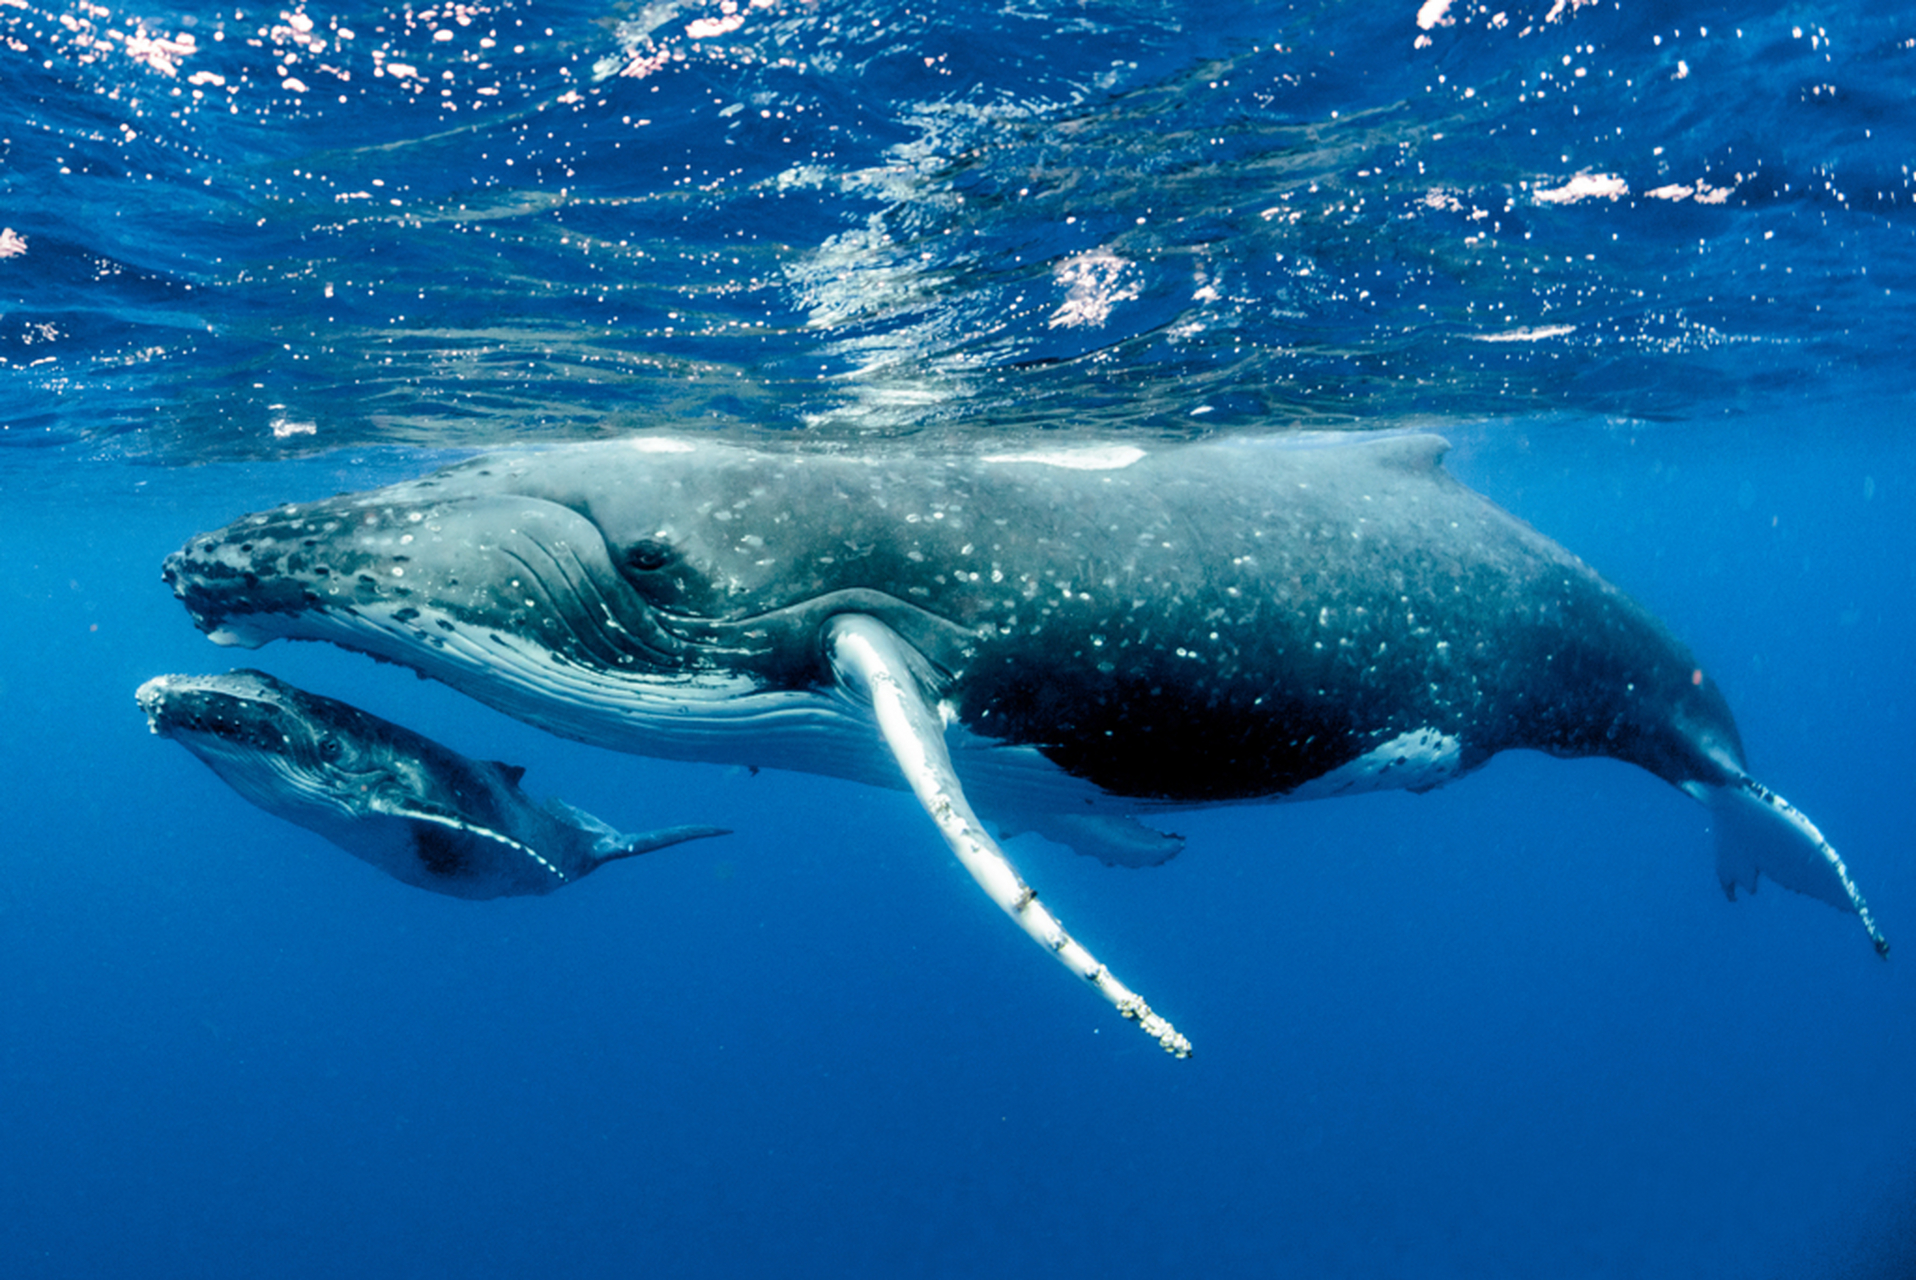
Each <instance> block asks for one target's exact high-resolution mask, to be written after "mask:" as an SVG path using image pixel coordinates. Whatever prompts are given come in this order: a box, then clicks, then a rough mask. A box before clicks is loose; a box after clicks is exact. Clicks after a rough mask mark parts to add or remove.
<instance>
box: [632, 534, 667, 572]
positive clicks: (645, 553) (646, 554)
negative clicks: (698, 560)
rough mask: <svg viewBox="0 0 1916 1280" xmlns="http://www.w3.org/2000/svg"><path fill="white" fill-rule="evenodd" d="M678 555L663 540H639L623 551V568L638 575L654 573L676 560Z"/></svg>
mask: <svg viewBox="0 0 1916 1280" xmlns="http://www.w3.org/2000/svg"><path fill="white" fill-rule="evenodd" d="M678 554H679V553H678V552H677V551H676V550H675V549H674V548H673V546H672V544H671V543H669V542H667V541H666V540H665V539H663V538H640V539H639V540H638V541H637V542H635V543H633V544H632V545H631V546H629V547H627V548H626V549H625V567H626V568H628V569H632V570H634V571H636V572H638V573H656V572H657V571H658V570H660V569H663V568H665V566H666V565H668V564H671V563H672V562H673V561H674V560H676V559H677V558H678Z"/></svg>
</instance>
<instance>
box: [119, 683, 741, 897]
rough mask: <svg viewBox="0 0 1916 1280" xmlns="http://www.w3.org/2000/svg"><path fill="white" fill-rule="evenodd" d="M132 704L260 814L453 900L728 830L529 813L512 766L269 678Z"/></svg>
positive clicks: (147, 695)
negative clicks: (638, 828)
mask: <svg viewBox="0 0 1916 1280" xmlns="http://www.w3.org/2000/svg"><path fill="white" fill-rule="evenodd" d="M135 697H136V698H137V699H138V701H139V705H140V709H141V710H143V711H145V712H146V715H147V722H148V724H149V725H150V726H151V727H152V730H153V732H154V733H157V734H159V735H160V736H162V737H166V738H171V739H173V740H174V741H176V742H178V743H179V744H180V745H181V746H183V747H185V748H186V749H187V750H188V751H191V752H192V753H193V754H194V755H196V756H198V757H199V758H200V759H201V760H203V761H205V762H206V764H207V766H208V767H209V768H211V769H212V770H213V772H214V773H216V774H218V775H219V776H220V777H221V778H222V779H223V780H224V781H225V782H226V783H227V784H228V785H230V786H231V787H232V788H233V789H234V790H235V791H237V792H239V793H240V795H242V796H244V797H245V798H246V799H248V800H250V801H252V802H253V803H254V804H256V805H258V806H259V807H260V808H262V809H264V810H266V811H267V812H268V813H271V814H273V815H275V816H276V817H280V818H284V819H286V820H287V821H288V822H294V823H297V824H298V825H300V826H302V827H305V828H307V829H308V830H309V831H315V832H317V833H319V834H320V835H322V836H324V837H326V838H327V839H328V840H330V841H332V842H333V843H334V844H336V845H338V846H340V847H341V848H342V849H345V850H346V851H347V852H349V853H352V854H354V855H356V856H358V857H360V858H363V859H364V860H365V861H367V862H370V863H372V865H374V866H375V867H378V868H379V869H380V870H381V871H384V872H386V873H387V874H388V875H390V876H392V877H393V878H394V879H397V880H403V881H404V882H406V883H407V884H410V885H417V886H418V887H419V888H421V889H431V890H432V891H433V892H435V893H443V894H448V895H450V896H452V897H455V898H498V897H503V896H506V895H509V894H543V893H551V892H552V891H553V890H554V889H557V888H559V887H561V886H562V885H567V884H570V883H572V882H573V881H574V880H577V879H578V878H579V877H581V876H584V875H587V874H589V873H591V872H592V871H595V870H597V869H598V868H599V867H602V866H604V865H605V864H606V863H608V862H611V861H613V860H614V859H617V858H629V857H632V856H633V855H634V854H640V853H649V852H651V851H652V850H654V849H662V848H664V847H666V846H667V845H673V844H679V843H681V842H683V841H686V840H698V839H702V838H704V837H706V836H720V835H727V834H729V833H728V832H727V831H725V830H724V829H723V828H720V827H697V826H685V827H667V828H665V829H664V830H661V831H648V832H645V833H644V834H642V835H626V834H622V833H620V832H617V831H614V830H613V829H612V828H611V827H608V826H607V825H605V823H603V822H600V821H599V820H598V819H597V818H594V817H593V816H592V815H591V814H588V813H582V812H580V811H579V810H577V809H574V808H573V807H572V806H570V805H568V804H566V803H564V802H563V801H560V800H556V799H555V800H549V801H547V802H546V803H545V804H543V805H540V804H535V803H534V802H533V801H532V800H531V799H530V798H529V797H528V796H527V795H526V793H525V792H523V791H521V790H520V789H519V779H520V778H521V777H522V776H523V775H524V773H525V770H524V769H521V768H519V767H518V766H516V765H508V764H498V763H495V762H493V761H490V760H472V759H468V758H467V757H465V756H462V755H460V754H459V753H458V752H456V751H453V750H452V749H451V748H449V747H444V746H441V745H440V744H438V743H437V742H434V741H432V740H431V739H429V738H424V737H421V736H420V735H419V734H416V733H414V732H413V731H412V730H410V729H406V728H402V727H401V726H399V725H396V724H392V723H390V722H388V721H385V720H381V719H380V718H379V717H377V716H373V715H369V714H367V713H366V712H364V711H361V710H360V709H359V708H357V707H354V706H350V705H348V704H346V703H344V702H339V701H336V700H335V699H332V698H322V697H320V696H319V695H317V694H312V693H307V692H306V691H305V690H303V689H296V688H294V687H293V686H292V685H289V684H287V683H285V682H284V681H281V680H276V679H274V678H273V677H272V676H269V675H267V674H266V673H265V672H263V671H249V670H244V669H242V670H238V671H231V672H228V673H227V674H225V675H222V676H156V677H154V678H153V679H151V680H148V681H147V682H146V683H145V684H143V685H141V686H140V688H139V691H138V692H137V694H136V695H135Z"/></svg>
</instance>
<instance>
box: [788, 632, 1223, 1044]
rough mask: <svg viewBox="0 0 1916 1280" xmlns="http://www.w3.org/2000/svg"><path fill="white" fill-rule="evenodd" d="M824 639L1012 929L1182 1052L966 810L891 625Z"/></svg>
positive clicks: (916, 790)
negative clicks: (1068, 930)
mask: <svg viewBox="0 0 1916 1280" xmlns="http://www.w3.org/2000/svg"><path fill="white" fill-rule="evenodd" d="M826 644H827V651H828V652H829V653H830V655H831V662H832V669H833V671H834V672H835V673H836V675H837V677H838V679H839V681H840V683H842V684H844V685H845V686H847V687H848V688H850V689H852V690H853V691H855V692H857V693H859V694H861V695H862V696H864V697H865V698H867V699H868V700H869V701H870V702H871V705H872V709H873V711H874V712H875V713H876V714H877V719H878V728H879V732H880V733H881V734H883V736H884V739H885V745H886V746H887V747H888V748H890V750H891V753H892V757H893V758H894V759H895V760H896V761H897V762H898V768H899V770H900V771H901V772H902V773H903V774H904V776H905V781H906V782H907V783H908V784H909V785H910V787H911V789H912V793H913V794H914V795H916V796H917V797H918V802H919V804H921V805H923V806H924V808H925V812H926V813H928V814H930V815H931V818H932V821H934V822H936V823H937V824H938V830H939V833H940V834H942V835H943V836H944V837H945V843H947V844H948V845H950V846H951V851H952V852H953V853H955V854H957V855H958V861H959V862H961V863H963V864H964V868H965V870H967V871H969V872H970V873H971V876H972V879H974V880H976V881H977V882H978V883H979V884H980V885H981V886H983V888H984V891H985V892H986V893H988V894H990V895H991V900H992V901H993V902H995V903H997V904H998V905H999V906H1000V907H1002V908H1003V909H1004V911H1005V913H1006V914H1007V915H1009V916H1010V917H1011V918H1012V919H1013V920H1016V921H1017V922H1018V925H1019V927H1020V928H1022V929H1023V930H1024V931H1025V932H1026V933H1028V934H1030V935H1031V937H1032V938H1034V939H1035V940H1036V941H1037V942H1038V943H1039V944H1040V945H1042V946H1043V947H1044V948H1045V949H1046V950H1047V951H1049V952H1051V953H1052V954H1053V955H1055V956H1057V957H1058V959H1059V961H1060V962H1061V963H1063V965H1064V966H1065V968H1067V969H1069V970H1071V972H1073V973H1075V974H1077V975H1078V976H1079V977H1080V978H1083V979H1084V980H1085V981H1087V982H1089V983H1090V984H1091V985H1092V986H1094V987H1096V988H1097V989H1098V992H1099V994H1101V995H1102V996H1103V997H1104V998H1105V999H1106V1000H1109V1001H1110V1002H1111V1004H1112V1005H1113V1006H1114V1007H1116V1009H1117V1011H1118V1012H1119V1013H1121V1014H1123V1015H1124V1016H1125V1017H1127V1018H1131V1019H1134V1020H1135V1021H1136V1022H1137V1023H1138V1024H1139V1025H1140V1026H1141V1027H1143V1028H1144V1031H1145V1034H1146V1035H1149V1036H1150V1037H1152V1038H1153V1039H1154V1040H1156V1041H1157V1042H1158V1043H1159V1044H1160V1045H1161V1046H1163V1048H1164V1049H1165V1051H1166V1052H1167V1053H1171V1054H1175V1055H1176V1056H1177V1057H1180V1058H1183V1057H1188V1056H1189V1055H1190V1052H1191V1042H1190V1041H1189V1040H1186V1039H1185V1038H1184V1037H1183V1036H1182V1035H1180V1034H1179V1033H1178V1030H1177V1028H1175V1027H1173V1026H1172V1025H1171V1024H1170V1023H1169V1022H1167V1021H1166V1020H1165V1019H1163V1018H1161V1017H1159V1016H1158V1015H1157V1014H1155V1013H1153V1012H1151V1006H1150V1005H1148V1004H1146V1003H1145V1002H1144V998H1143V997H1142V996H1140V995H1138V994H1137V993H1136V992H1135V991H1132V990H1131V989H1130V988H1129V987H1127V986H1125V985H1124V984H1123V983H1122V982H1119V981H1118V980H1117V979H1116V978H1115V977H1113V976H1112V975H1111V971H1110V970H1109V969H1107V968H1105V967H1104V965H1103V964H1101V963H1099V962H1098V959H1097V958H1096V957H1095V956H1093V955H1092V954H1091V953H1090V952H1089V951H1087V950H1085V949H1084V947H1083V946H1081V945H1080V944H1079V943H1078V942H1077V940H1076V939H1074V938H1072V936H1071V935H1070V934H1069V933H1066V932H1065V929H1064V926H1063V925H1062V924H1060V923H1059V922H1058V918H1057V917H1056V916H1054V915H1052V914H1051V912H1050V911H1049V910H1047V909H1046V908H1045V906H1044V904H1043V903H1041V902H1039V901H1038V895H1037V894H1036V893H1034V892H1033V891H1032V889H1031V887H1030V886H1029V885H1027V884H1026V883H1025V882H1024V880H1023V879H1022V878H1020V876H1019V875H1018V872H1017V871H1016V870H1015V869H1014V868H1013V867H1012V865H1011V862H1010V860H1009V859H1007V858H1006V857H1005V853H1004V850H1002V849H1000V848H999V847H998V843H997V841H995V840H993V839H992V838H991V835H990V833H989V832H987V831H986V830H985V828H984V824H982V823H981V822H979V821H978V816H977V815H976V814H975V813H973V812H972V811H971V805H970V804H969V803H968V802H967V801H966V799H965V793H964V790H963V788H962V787H961V786H960V785H959V782H958V774H957V772H956V770H954V769H953V768H952V764H951V754H950V752H949V751H947V750H946V747H945V726H944V722H943V720H942V719H941V718H940V717H939V715H938V712H937V711H936V709H934V708H933V706H932V705H931V703H930V702H929V701H928V700H927V699H926V697H925V694H924V691H923V686H922V683H921V682H920V680H919V679H918V677H917V675H916V674H914V672H913V670H912V650H911V648H910V646H909V645H907V644H906V643H905V641H904V640H903V639H901V638H900V637H899V636H898V634H897V633H896V632H894V631H892V629H891V628H889V627H887V626H885V625H884V624H883V623H882V622H879V621H878V620H877V619H875V618H872V617H869V616H866V615H863V614H842V615H840V616H839V617H836V618H834V619H832V622H831V626H830V630H829V632H828V634H827V640H826Z"/></svg>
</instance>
